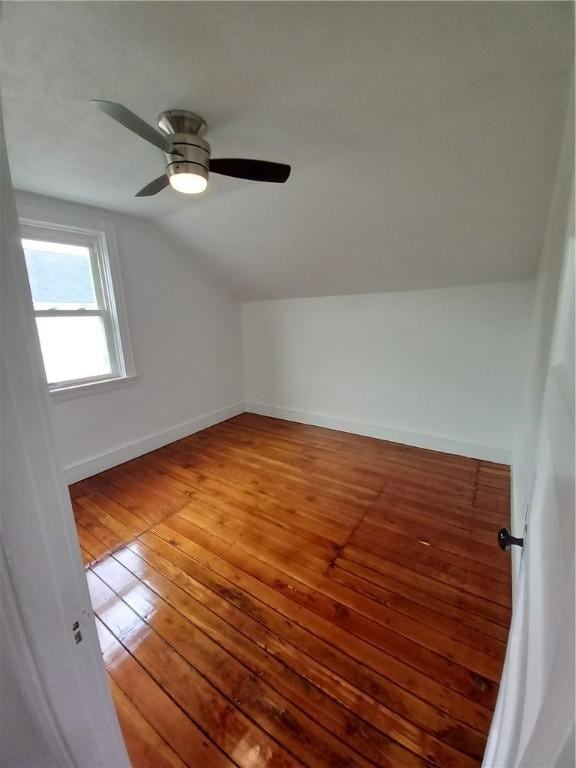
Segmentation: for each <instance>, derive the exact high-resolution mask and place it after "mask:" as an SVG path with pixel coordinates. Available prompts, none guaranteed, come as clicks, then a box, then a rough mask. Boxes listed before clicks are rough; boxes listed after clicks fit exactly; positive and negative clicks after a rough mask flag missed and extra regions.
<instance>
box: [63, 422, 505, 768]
mask: <svg viewBox="0 0 576 768" xmlns="http://www.w3.org/2000/svg"><path fill="white" fill-rule="evenodd" d="M70 496H71V499H72V503H73V509H74V514H75V518H76V523H77V530H78V538H79V543H80V546H81V554H82V557H83V559H84V562H85V564H86V565H87V566H89V569H88V571H87V578H88V583H89V588H90V592H91V597H92V603H93V607H94V611H95V613H96V616H97V620H98V631H99V636H100V640H101V645H102V649H103V654H104V661H105V664H106V667H107V670H108V674H109V676H110V678H111V681H112V689H113V696H114V699H115V702H116V706H117V709H118V713H119V718H120V721H121V726H122V729H123V732H124V734H125V738H126V742H127V746H128V750H129V753H130V756H131V760H132V762H133V765H134V768H148V767H149V766H150V767H151V766H161V767H162V766H180V765H186V766H197V765H202V766H205V767H206V768H232V766H237V767H239V768H293V767H294V766H309V767H310V768H367V767H368V766H382V767H383V768H424V767H425V766H428V768H431V767H432V766H434V768H474V766H479V765H480V763H481V760H482V754H483V750H484V745H485V740H486V734H487V731H488V727H489V724H490V719H491V714H492V710H493V707H494V703H495V698H496V693H497V686H498V682H499V679H500V674H501V668H502V663H503V659H504V653H505V643H506V639H507V632H508V624H509V620H510V604H511V603H510V598H511V594H510V570H509V559H508V558H507V556H506V555H505V554H503V553H502V552H500V550H499V549H498V548H497V547H496V543H495V542H496V531H497V530H498V528H500V527H502V526H505V525H507V524H508V521H509V509H510V472H509V468H508V467H505V466H502V465H498V464H494V463H491V462H486V461H479V460H475V459H470V458H467V457H461V456H455V455H448V454H441V453H438V452H435V451H430V450H424V449H419V448H412V447H410V446H406V445H399V444H395V443H391V442H387V441H383V440H377V439H375V438H368V437H361V436H358V435H350V434H346V433H342V432H337V431H334V430H327V429H319V428H317V427H312V426H308V425H303V424H296V423H292V422H284V421H280V420H278V419H272V418H269V417H263V416H257V415H255V414H248V413H245V414H241V415H240V416H237V417H234V418H232V419H230V420H228V421H227V422H223V423H221V424H219V425H216V426H214V427H212V428H210V429H207V430H204V431H202V432H199V433H196V434H194V435H191V436H190V437H187V438H184V439H183V440H180V441H177V442H176V443H172V444H170V445H166V446H164V447H163V448H160V449H158V450H157V451H153V452H152V453H149V454H146V455H145V456H142V457H140V458H138V459H134V460H131V461H129V462H126V463H125V464H123V465H120V466H118V467H115V468H113V469H111V470H107V471H106V472H103V473H101V474H100V475H97V476H95V477H93V478H87V479H85V480H82V481H81V482H79V483H77V484H75V485H74V486H71V488H70Z"/></svg>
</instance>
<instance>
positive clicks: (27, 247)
mask: <svg viewBox="0 0 576 768" xmlns="http://www.w3.org/2000/svg"><path fill="white" fill-rule="evenodd" d="M21 227H22V234H23V239H22V246H23V249H24V255H25V257H26V267H27V270H28V279H29V282H30V288H31V292H32V301H33V304H34V315H35V318H36V326H37V329H38V337H39V339H40V347H41V349H42V357H43V359H44V368H45V371H46V378H47V380H48V385H49V387H50V390H51V391H52V392H54V393H71V392H74V393H75V394H77V393H78V392H79V391H80V392H92V391H95V390H98V389H102V388H105V387H106V385H109V384H110V383H113V384H116V385H117V383H118V382H123V381H126V380H128V379H131V378H133V376H132V374H133V371H132V370H131V357H130V354H129V343H128V338H127V332H126V329H125V327H122V326H123V323H122V322H121V318H120V317H119V311H118V290H119V286H118V284H117V283H118V281H119V276H115V275H113V269H112V264H111V259H110V253H109V248H108V242H107V237H106V232H104V231H92V230H84V229H77V228H65V227H62V226H59V225H50V224H43V223H40V222H30V221H26V222H21ZM113 278H115V279H114V285H113ZM115 289H116V290H115Z"/></svg>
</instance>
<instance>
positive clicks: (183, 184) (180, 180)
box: [170, 171, 208, 195]
mask: <svg viewBox="0 0 576 768" xmlns="http://www.w3.org/2000/svg"><path fill="white" fill-rule="evenodd" d="M170 185H171V186H172V188H173V189H175V190H176V191H177V192H182V193H183V194H185V195H199V194H200V193H201V192H204V190H205V189H206V187H207V186H208V179H207V178H206V177H205V176H202V175H200V174H199V173H188V172H187V171H182V172H180V173H174V174H172V175H171V176H170Z"/></svg>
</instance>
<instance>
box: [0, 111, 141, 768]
mask: <svg viewBox="0 0 576 768" xmlns="http://www.w3.org/2000/svg"><path fill="white" fill-rule="evenodd" d="M32 309H33V308H32V299H31V296H30V288H29V286H28V278H27V275H26V266H25V262H24V253H23V251H22V247H21V245H20V232H19V225H18V219H17V216H16V208H15V203H14V196H13V192H12V185H11V180H10V173H9V170H8V158H7V153H6V145H5V142H4V133H3V126H2V111H1V107H0V342H1V345H0V348H1V349H0V351H1V353H0V419H1V428H0V486H1V492H0V524H1V530H0V588H1V589H0V593H1V598H2V600H1V602H2V609H3V616H2V619H3V620H2V622H1V626H0V629H1V631H2V637H1V641H0V688H1V689H2V694H3V695H2V696H1V712H0V714H1V715H2V722H0V729H1V733H0V763H2V765H6V766H7V765H10V766H14V767H15V766H26V768H40V767H41V768H68V766H75V768H127V767H128V766H129V764H130V763H129V759H128V755H127V752H126V748H125V745H124V742H123V739H122V734H121V732H120V728H119V725H118V721H117V718H116V713H115V711H114V705H113V702H112V698H111V695H110V691H109V689H108V686H107V682H106V674H105V670H104V666H103V663H102V658H101V654H100V648H99V645H98V637H97V634H96V627H95V624H94V618H93V616H92V610H91V607H90V596H89V594H88V587H87V584H86V578H85V575H84V571H83V568H82V561H81V558H80V552H79V548H78V540H77V538H76V531H75V526H74V518H73V516H72V509H71V506H70V497H69V496H68V492H67V488H66V484H65V482H64V473H63V469H62V466H61V463H60V461H59V457H58V456H57V451H56V447H55V444H54V439H53V435H52V423H51V411H50V408H51V406H50V402H49V399H48V388H47V385H46V378H45V375H44V369H43V365H42V359H41V355H40V347H39V344H38V338H37V335H36V329H35V325H34V316H33V311H32Z"/></svg>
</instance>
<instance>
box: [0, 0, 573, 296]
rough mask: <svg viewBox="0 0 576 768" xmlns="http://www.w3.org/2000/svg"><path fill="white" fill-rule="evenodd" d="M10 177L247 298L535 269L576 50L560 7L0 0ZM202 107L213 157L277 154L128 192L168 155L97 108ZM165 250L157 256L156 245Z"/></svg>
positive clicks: (566, 12) (149, 113) (468, 279)
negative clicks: (146, 192) (198, 187)
mask: <svg viewBox="0 0 576 768" xmlns="http://www.w3.org/2000/svg"><path fill="white" fill-rule="evenodd" d="M3 5H4V7H3V20H2V30H3V31H2V35H3V61H2V71H3V75H2V77H3V83H4V100H5V112H6V123H7V133H8V141H9V151H10V157H11V165H12V172H13V177H14V181H15V186H17V187H18V188H20V189H23V190H28V191H32V192H37V193H41V194H44V195H50V196H54V197H59V198H64V199H68V200H75V201H78V202H82V203H88V204H92V205H97V206H103V207H106V208H111V209H113V210H118V211H123V212H128V213H135V214H138V215H141V216H145V217H153V218H156V219H158V222H159V223H160V225H161V226H163V227H167V228H170V230H171V231H172V232H173V233H174V234H175V235H176V236H178V237H179V238H181V239H182V240H184V242H186V243H187V245H188V247H189V248H190V252H191V257H194V258H198V259H202V260H204V261H205V262H206V263H208V264H210V265H211V266H212V268H213V269H214V270H216V271H217V272H218V274H220V275H222V276H224V278H225V279H226V280H227V282H228V284H229V286H231V287H232V289H233V290H234V291H235V293H236V294H237V296H238V297H239V298H242V299H262V298H276V297H295V296H318V295H327V294H343V293H362V292H374V291H390V290H405V289H413V288H427V287H440V286H449V285H462V284H472V283H480V282H490V281H497V280H508V279H516V278H524V277H529V276H531V275H532V274H533V273H534V269H535V265H536V261H537V258H538V255H539V251H540V247H541V244H542V239H543V233H544V227H545V221H546V216H547V212H548V206H549V202H550V196H551V189H552V184H553V179H554V175H555V166H556V163H557V158H558V150H559V145H560V139H561V133H562V123H563V117H564V113H565V110H566V103H567V93H568V89H569V82H570V69H571V62H572V56H573V53H572V29H573V25H572V9H571V4H570V3H562V2H559V3H556V2H552V3H548V2H542V3H540V2H500V3H485V2H478V3H476V2H460V3H458V2H456V3H454V2H447V3H443V2H421V3H420V2H404V3H402V2H390V3H386V2H382V3H360V2H348V3H346V2H339V3H330V2H317V3H292V2H285V3H281V2H270V3H267V2H254V3H243V2H231V3H226V2H191V3H187V2H178V3H171V2H159V3H154V2H143V3H139V2H129V3H127V2H118V3H108V2H95V3H92V2H73V3H68V2H64V3H59V2H50V3H45V2H39V3H35V2H26V3H20V2H6V3H4V4H3ZM90 98H101V99H108V100H112V101H120V102H122V103H124V104H126V105H127V106H129V107H130V108H131V109H133V110H134V111H136V112H137V113H138V114H140V115H141V116H142V117H144V118H145V119H146V120H148V121H150V122H152V123H154V122H155V119H156V116H157V115H158V113H159V112H161V111H162V110H165V109H169V108H172V107H180V108H184V109H191V110H194V111H196V112H199V113H200V114H202V115H203V116H204V117H205V118H206V119H207V121H208V124H209V134H208V139H209V140H210V142H211V144H212V148H213V155H214V156H215V157H226V156H237V157H256V158H262V159H270V160H278V161H284V162H290V163H292V165H293V173H292V177H291V178H290V180H289V182H288V183H287V184H285V185H266V184H255V183H250V182H240V181H236V180H232V179H227V178H225V177H222V176H213V177H212V178H211V180H210V186H209V190H208V192H207V193H206V194H205V195H203V196H199V197H195V198H186V197H183V196H180V195H178V194H177V193H175V192H174V191H173V190H171V189H167V190H165V191H164V192H162V193H161V194H160V195H158V196H157V197H154V198H150V199H135V198H134V194H135V192H136V191H137V190H138V189H140V188H141V187H142V186H143V185H144V184H145V183H146V182H148V181H149V180H151V179H152V178H154V177H155V176H157V175H159V174H160V173H161V172H162V170H163V161H162V154H161V152H160V151H159V150H156V149H155V148H154V147H151V146H149V145H147V144H145V143H144V142H142V141H140V140H139V139H137V138H136V137H132V136H131V135H130V134H129V133H128V132H126V131H124V130H123V129H122V128H121V127H119V126H117V125H116V124H114V123H113V122H112V121H111V120H109V119H107V118H106V117H104V116H103V115H101V114H99V113H98V112H96V110H95V109H94V107H93V106H91V105H90V104H89V101H88V100H89V99H90ZM158 258H162V254H158Z"/></svg>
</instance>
